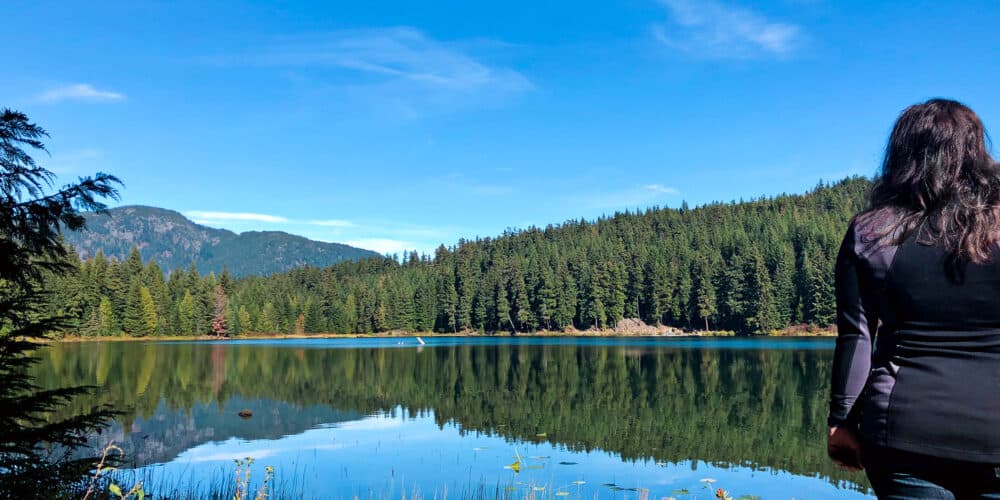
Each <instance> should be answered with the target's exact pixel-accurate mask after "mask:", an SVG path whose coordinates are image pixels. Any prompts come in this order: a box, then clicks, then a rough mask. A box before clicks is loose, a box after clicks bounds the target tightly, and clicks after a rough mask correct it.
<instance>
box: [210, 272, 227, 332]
mask: <svg viewBox="0 0 1000 500" xmlns="http://www.w3.org/2000/svg"><path fill="white" fill-rule="evenodd" d="M228 308H229V299H228V298H227V297H226V290H225V289H223V288H222V285H215V315H214V316H212V332H213V333H215V334H216V335H218V336H219V337H222V336H224V335H226V334H227V333H229V325H228V324H227V322H226V312H227V309H228Z"/></svg>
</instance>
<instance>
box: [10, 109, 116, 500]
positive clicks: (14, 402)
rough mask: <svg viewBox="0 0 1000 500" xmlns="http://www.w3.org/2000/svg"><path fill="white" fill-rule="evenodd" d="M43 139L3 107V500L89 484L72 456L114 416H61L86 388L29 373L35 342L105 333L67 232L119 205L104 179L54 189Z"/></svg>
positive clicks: (83, 460) (84, 464)
mask: <svg viewBox="0 0 1000 500" xmlns="http://www.w3.org/2000/svg"><path fill="white" fill-rule="evenodd" d="M44 137H47V134H46V132H45V130H43V129H42V128H41V127H39V126H37V125H35V124H33V123H31V122H30V121H29V120H28V118H27V116H25V115H24V114H23V113H19V112H15V111H11V110H7V109H4V110H0V471H2V473H0V496H4V497H11V498H36V497H39V496H47V495H49V494H50V493H52V492H53V490H56V491H58V489H59V488H61V487H62V486H63V485H66V484H74V483H77V482H80V481H82V480H84V478H85V477H86V476H87V475H88V472H89V469H90V467H91V466H92V465H93V461H92V458H93V457H79V456H74V455H73V451H74V449H75V448H76V447H77V446H79V445H81V444H83V443H84V441H85V437H86V435H88V434H89V433H91V432H93V431H95V430H96V429H97V428H99V427H100V426H101V425H102V424H103V423H104V421H105V420H106V419H107V418H108V417H110V416H111V415H112V414H113V413H112V412H110V411H108V410H107V409H106V408H104V407H102V406H99V405H97V406H91V407H89V408H88V409H87V410H86V411H83V412H77V413H74V415H73V416H71V417H67V418H57V417H56V416H55V415H54V414H55V413H56V412H57V411H59V410H60V409H61V408H63V407H64V405H66V404H68V403H70V402H71V401H72V400H73V399H74V398H75V397H78V396H81V395H83V394H84V393H86V392H87V390H88V388H86V387H74V388H62V386H57V387H54V388H47V389H42V388H41V387H39V386H37V385H36V384H35V381H34V380H33V378H32V377H31V376H30V375H29V373H28V370H29V368H30V367H31V366H32V365H33V364H34V363H35V362H36V361H37V359H38V355H37V350H38V347H39V345H38V344H36V343H34V342H30V341H28V340H27V339H39V338H44V337H46V336H48V335H50V334H52V333H54V332H55V333H58V332H63V331H66V330H68V329H74V328H75V329H79V327H80V324H81V323H82V320H83V319H84V318H92V319H94V320H95V321H94V322H93V325H92V326H93V328H92V331H93V332H94V333H96V332H99V331H100V329H101V324H100V323H101V318H99V317H98V316H95V315H93V314H91V313H92V311H91V310H87V308H86V302H87V301H86V295H87V290H86V289H85V288H84V287H83V286H81V284H80V283H79V281H78V279H79V277H80V276H81V274H82V272H83V270H82V269H81V268H80V267H79V261H78V260H75V259H74V258H71V256H70V255H69V254H70V252H69V251H68V249H67V247H66V246H65V244H64V243H63V241H62V238H61V236H60V235H61V232H62V230H77V229H80V228H81V227H82V226H83V223H84V218H83V216H82V215H81V214H80V211H81V210H102V209H103V208H104V205H103V204H101V203H100V202H98V201H97V200H98V199H100V198H105V197H111V198H116V197H117V190H116V185H117V184H119V182H118V179H116V178H115V177H113V176H110V175H107V174H101V173H98V174H97V175H95V176H93V177H85V178H81V179H80V180H79V181H78V182H76V183H73V184H69V185H66V186H63V187H61V188H59V189H57V190H54V191H53V190H52V189H51V188H52V182H53V180H54V179H55V176H54V175H53V174H52V173H51V172H49V171H48V170H46V169H44V168H41V167H39V166H38V165H37V164H36V163H35V161H34V159H33V158H32V157H31V155H30V154H28V152H27V151H25V148H28V149H29V150H32V149H33V150H37V151H44V150H45V147H44V144H43V143H42V139H43V138H44ZM46 287H47V288H48V290H46V289H44V288H46ZM91 291H92V290H91ZM93 305H94V306H95V307H97V306H98V305H99V300H98V301H95V302H94V303H93Z"/></svg>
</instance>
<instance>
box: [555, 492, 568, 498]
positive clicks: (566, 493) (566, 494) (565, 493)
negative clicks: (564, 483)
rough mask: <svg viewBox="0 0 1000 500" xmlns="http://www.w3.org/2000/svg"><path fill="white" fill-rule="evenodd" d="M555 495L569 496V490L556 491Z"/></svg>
mask: <svg viewBox="0 0 1000 500" xmlns="http://www.w3.org/2000/svg"><path fill="white" fill-rule="evenodd" d="M556 496H557V497H568V496H569V492H568V491H557V492H556Z"/></svg>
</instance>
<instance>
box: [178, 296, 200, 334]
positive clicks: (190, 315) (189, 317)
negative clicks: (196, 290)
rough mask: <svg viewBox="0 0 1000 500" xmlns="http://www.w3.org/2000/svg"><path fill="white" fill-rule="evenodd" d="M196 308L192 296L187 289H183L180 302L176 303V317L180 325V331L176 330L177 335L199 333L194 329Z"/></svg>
mask: <svg viewBox="0 0 1000 500" xmlns="http://www.w3.org/2000/svg"><path fill="white" fill-rule="evenodd" d="M196 315H197V308H196V306H195V303H194V297H193V296H192V295H191V292H190V291H188V290H185V291H184V297H183V298H182V299H181V301H180V303H179V304H177V317H178V324H179V326H180V331H179V332H177V333H178V334H179V335H200V334H201V332H199V331H198V330H197V329H196V318H195V316H196Z"/></svg>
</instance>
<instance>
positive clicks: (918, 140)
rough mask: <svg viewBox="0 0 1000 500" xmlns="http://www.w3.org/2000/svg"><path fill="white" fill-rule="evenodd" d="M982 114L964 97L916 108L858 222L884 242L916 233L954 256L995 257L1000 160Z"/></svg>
mask: <svg viewBox="0 0 1000 500" xmlns="http://www.w3.org/2000/svg"><path fill="white" fill-rule="evenodd" d="M987 143H988V138H987V135H986V130H985V128H984V127H983V123H982V121H980V119H979V117H978V116H976V114H975V113H974V112H973V111H972V110H971V109H969V108H968V107H967V106H965V105H963V104H962V103H960V102H957V101H952V100H948V99H931V100H929V101H927V102H925V103H922V104H916V105H913V106H910V107H909V108H907V109H906V110H905V111H903V114H902V115H900V117H899V119H898V120H896V125H895V126H894V127H893V129H892V134H891V135H890V136H889V144H888V145H887V146H886V150H885V159H884V160H883V162H882V168H881V170H880V172H879V174H878V175H877V176H876V178H875V183H874V186H873V187H872V190H871V193H870V194H869V197H868V208H867V210H866V211H865V212H863V213H862V214H860V215H859V216H858V218H857V222H858V223H859V224H860V225H862V226H864V227H866V228H867V229H868V230H867V231H865V233H866V234H868V235H870V236H869V237H870V239H871V240H872V241H873V242H876V243H885V244H900V243H902V242H903V241H905V240H906V239H907V238H909V237H910V236H911V235H912V234H913V232H914V231H919V233H918V234H917V240H918V242H920V243H923V244H943V245H944V247H945V248H946V249H947V250H948V251H949V253H950V254H951V256H952V257H954V258H956V259H959V260H963V261H971V262H975V263H984V262H987V261H989V260H990V259H991V256H992V254H993V249H994V247H996V246H997V241H998V239H1000V166H998V165H997V163H996V162H995V161H994V160H993V158H992V157H990V154H989V148H988V146H987Z"/></svg>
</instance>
